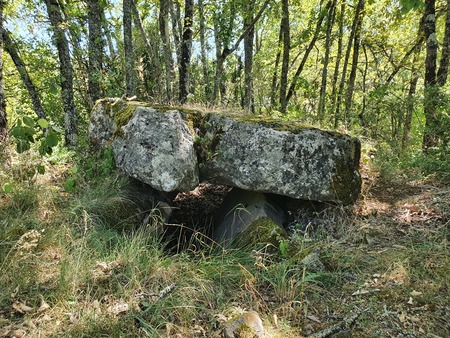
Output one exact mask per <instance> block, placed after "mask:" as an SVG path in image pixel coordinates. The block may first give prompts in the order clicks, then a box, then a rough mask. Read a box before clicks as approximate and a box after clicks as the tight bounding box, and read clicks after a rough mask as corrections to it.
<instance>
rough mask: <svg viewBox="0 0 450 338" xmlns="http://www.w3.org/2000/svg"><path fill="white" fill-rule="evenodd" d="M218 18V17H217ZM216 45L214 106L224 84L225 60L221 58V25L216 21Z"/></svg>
mask: <svg viewBox="0 0 450 338" xmlns="http://www.w3.org/2000/svg"><path fill="white" fill-rule="evenodd" d="M215 18H216V16H215ZM214 45H215V47H216V72H215V75H214V91H213V97H212V101H213V103H214V104H216V105H217V104H218V103H219V91H220V85H221V83H222V76H223V71H224V70H223V67H224V62H225V59H223V58H221V55H222V41H221V39H220V37H219V23H218V22H217V20H214Z"/></svg>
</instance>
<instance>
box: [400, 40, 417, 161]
mask: <svg viewBox="0 0 450 338" xmlns="http://www.w3.org/2000/svg"><path fill="white" fill-rule="evenodd" d="M419 54H420V47H419V48H417V49H416V52H415V53H414V59H413V64H412V69H411V80H410V82H409V91H408V101H407V104H406V115H405V123H404V125H403V135H402V149H401V151H402V153H403V154H404V153H405V152H406V151H407V150H408V148H409V145H410V134H411V125H412V117H413V112H414V96H415V94H416V89H417V82H418V81H419V71H418V69H417V66H416V63H417V59H418V56H419Z"/></svg>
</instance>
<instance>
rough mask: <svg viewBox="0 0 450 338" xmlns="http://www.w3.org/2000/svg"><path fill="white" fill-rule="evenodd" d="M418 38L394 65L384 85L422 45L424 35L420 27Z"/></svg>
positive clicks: (390, 80)
mask: <svg viewBox="0 0 450 338" xmlns="http://www.w3.org/2000/svg"><path fill="white" fill-rule="evenodd" d="M417 35H418V39H417V41H416V42H415V43H414V45H413V46H412V47H411V48H410V49H409V50H408V51H407V52H406V54H405V55H404V56H403V58H402V59H401V61H400V62H399V63H398V64H397V65H396V66H395V67H394V70H393V71H392V73H391V75H389V77H388V79H387V80H386V85H388V84H390V83H391V82H392V80H393V79H394V77H395V75H397V73H398V72H399V71H400V69H402V68H403V67H404V66H405V63H406V61H408V59H409V57H410V56H411V55H412V54H413V53H414V52H415V51H416V50H417V49H420V46H422V43H423V40H424V35H423V34H422V28H420V29H419V32H418V34H417Z"/></svg>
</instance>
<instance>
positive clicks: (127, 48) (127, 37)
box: [123, 0, 136, 97]
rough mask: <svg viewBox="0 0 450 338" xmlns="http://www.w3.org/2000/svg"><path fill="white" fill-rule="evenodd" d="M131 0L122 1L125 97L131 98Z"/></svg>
mask: <svg viewBox="0 0 450 338" xmlns="http://www.w3.org/2000/svg"><path fill="white" fill-rule="evenodd" d="M132 7H133V0H123V46H124V52H125V84H126V93H125V94H126V95H127V96H128V97H132V96H134V94H135V90H136V88H135V75H134V52H133V30H132V21H133V16H132Z"/></svg>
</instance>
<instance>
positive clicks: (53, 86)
mask: <svg viewBox="0 0 450 338" xmlns="http://www.w3.org/2000/svg"><path fill="white" fill-rule="evenodd" d="M48 89H49V90H48V91H49V92H50V94H53V95H56V94H58V86H57V85H56V84H54V83H51V84H50V87H49V88H48Z"/></svg>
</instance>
